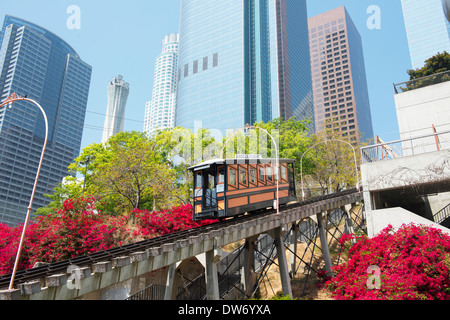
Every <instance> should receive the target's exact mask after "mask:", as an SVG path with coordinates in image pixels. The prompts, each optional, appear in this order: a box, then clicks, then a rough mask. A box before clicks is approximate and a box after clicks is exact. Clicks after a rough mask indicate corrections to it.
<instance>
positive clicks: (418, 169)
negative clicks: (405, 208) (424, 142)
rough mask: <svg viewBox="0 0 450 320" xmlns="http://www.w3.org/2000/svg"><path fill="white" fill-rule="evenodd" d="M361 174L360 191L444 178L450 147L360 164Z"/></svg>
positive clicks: (449, 165) (449, 164)
mask: <svg viewBox="0 0 450 320" xmlns="http://www.w3.org/2000/svg"><path fill="white" fill-rule="evenodd" d="M449 109H450V108H449ZM361 174H362V181H363V188H364V191H377V190H387V189H396V188H402V187H407V186H412V185H417V184H427V183H439V182H442V181H447V180H449V179H450V150H443V151H438V152H431V153H425V154H419V155H416V156H409V157H403V158H397V159H391V160H387V161H378V162H372V163H367V164H363V165H362V167H361Z"/></svg>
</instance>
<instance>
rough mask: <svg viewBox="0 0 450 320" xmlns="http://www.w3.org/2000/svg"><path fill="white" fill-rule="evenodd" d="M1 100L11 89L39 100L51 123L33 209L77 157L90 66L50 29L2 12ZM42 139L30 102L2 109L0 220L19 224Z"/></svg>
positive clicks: (38, 115)
mask: <svg viewBox="0 0 450 320" xmlns="http://www.w3.org/2000/svg"><path fill="white" fill-rule="evenodd" d="M0 44H1V49H0V95H1V101H4V100H5V99H7V98H8V97H9V96H10V95H11V94H12V93H14V92H15V93H17V94H18V95H21V96H25V95H27V96H28V98H30V99H33V100H35V101H37V102H38V103H39V104H40V105H41V106H42V107H43V109H44V110H45V113H46V115H47V117H48V122H49V141H48V146H47V151H46V155H45V158H44V163H43V167H42V171H41V174H40V179H39V184H38V187H37V192H36V197H35V201H34V205H33V209H36V208H39V207H41V206H45V205H47V204H48V202H49V199H48V198H46V197H44V194H49V193H51V192H52V189H53V188H54V187H56V186H57V185H58V184H59V183H61V182H62V179H63V178H64V177H65V176H67V167H68V166H69V164H70V163H71V162H73V160H74V159H75V158H76V157H77V156H78V155H79V152H80V147H81V138H82V133H83V126H84V120H85V114H86V106H87V100H88V94H89V86H90V79H91V71H92V70H91V67H90V66H89V65H88V64H86V63H85V62H83V61H82V60H81V58H80V57H79V56H78V54H77V53H76V52H75V50H74V49H73V48H71V47H70V45H68V44H67V43H66V42H65V41H63V40H62V39H60V38H59V37H58V36H56V35H55V34H53V33H51V32H49V31H48V30H46V29H44V28H42V27H40V26H38V25H35V24H33V23H30V22H28V21H25V20H22V19H18V18H15V17H12V16H6V17H5V20H4V23H3V28H2V31H1V34H0ZM44 138H45V124H44V119H43V117H42V115H41V113H40V111H39V109H37V108H36V106H35V105H34V104H31V103H28V102H16V103H14V104H13V107H12V108H11V109H9V108H7V107H3V108H1V109H0V223H7V224H10V225H15V224H17V223H23V222H24V217H25V215H26V211H27V207H28V204H29V200H30V196H31V191H32V188H33V184H34V179H35V176H36V171H37V167H38V163H39V159H40V155H41V150H42V146H43V143H44Z"/></svg>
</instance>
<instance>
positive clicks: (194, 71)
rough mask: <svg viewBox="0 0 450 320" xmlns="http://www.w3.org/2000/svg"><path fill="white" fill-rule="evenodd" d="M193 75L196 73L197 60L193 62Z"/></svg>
mask: <svg viewBox="0 0 450 320" xmlns="http://www.w3.org/2000/svg"><path fill="white" fill-rule="evenodd" d="M193 73H194V74H196V73H198V60H195V61H194V70H193Z"/></svg>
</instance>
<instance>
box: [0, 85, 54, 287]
mask: <svg viewBox="0 0 450 320" xmlns="http://www.w3.org/2000/svg"><path fill="white" fill-rule="evenodd" d="M17 101H28V102H31V103H33V104H35V105H36V106H37V107H38V108H39V110H40V111H41V112H42V115H43V116H44V121H45V140H44V145H43V147H42V153H41V159H40V161H39V166H38V169H37V173H36V179H35V181H34V186H33V191H32V193H31V198H30V204H29V206H28V210H27V215H26V218H25V223H24V225H23V230H22V236H21V237H20V242H19V248H18V249H17V255H16V261H15V263H14V269H13V273H12V276H11V282H10V283H9V290H13V286H14V279H15V276H16V272H17V268H18V266H19V260H20V255H21V253H22V247H23V242H24V239H25V232H26V229H27V224H28V220H29V219H30V215H31V210H32V208H33V200H34V196H35V194H36V188H37V183H38V180H39V175H40V173H41V168H42V162H43V160H44V155H45V149H46V148H47V141H48V120H47V115H46V114H45V111H44V109H43V108H42V107H41V106H40V105H39V104H38V103H37V102H36V101H34V100H32V99H28V98H27V97H26V96H25V97H21V96H18V95H17V94H15V93H13V94H12V95H11V96H10V97H9V98H8V99H6V100H5V101H4V102H3V103H2V104H0V108H1V107H3V106H5V105H9V108H11V107H12V105H13V103H14V102H17Z"/></svg>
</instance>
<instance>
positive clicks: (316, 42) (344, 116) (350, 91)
mask: <svg viewBox="0 0 450 320" xmlns="http://www.w3.org/2000/svg"><path fill="white" fill-rule="evenodd" d="M308 23H309V32H310V47H311V68H312V79H313V91H314V107H315V113H316V117H315V118H316V130H317V131H322V130H324V129H325V128H329V129H331V128H332V129H333V130H335V131H340V132H341V134H342V136H343V137H349V139H350V140H351V141H354V142H359V138H360V137H359V135H360V134H361V135H362V139H363V141H364V140H367V139H370V138H373V128H372V116H371V112H370V102H369V93H368V89H367V79H366V71H365V64H364V54H363V47H362V41H361V36H360V34H359V32H358V30H357V29H356V26H355V25H354V23H353V21H352V19H351V18H350V16H349V15H348V13H347V10H346V9H345V7H343V6H342V7H339V8H336V9H334V10H331V11H328V12H325V13H322V14H320V15H317V16H315V17H312V18H309V20H308Z"/></svg>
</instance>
